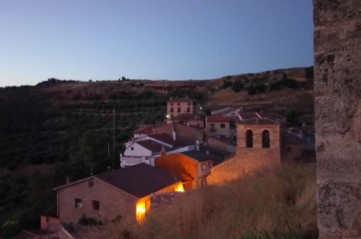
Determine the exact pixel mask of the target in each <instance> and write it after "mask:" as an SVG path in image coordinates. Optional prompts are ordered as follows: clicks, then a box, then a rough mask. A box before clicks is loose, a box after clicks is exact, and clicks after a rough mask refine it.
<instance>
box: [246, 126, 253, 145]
mask: <svg viewBox="0 0 361 239" xmlns="http://www.w3.org/2000/svg"><path fill="white" fill-rule="evenodd" d="M246 148H253V132H252V130H250V129H249V130H247V131H246Z"/></svg>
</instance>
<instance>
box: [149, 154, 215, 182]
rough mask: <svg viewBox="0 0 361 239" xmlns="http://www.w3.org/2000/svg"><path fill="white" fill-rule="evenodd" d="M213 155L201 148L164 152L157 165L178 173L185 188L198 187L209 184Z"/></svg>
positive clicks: (157, 160)
mask: <svg viewBox="0 0 361 239" xmlns="http://www.w3.org/2000/svg"><path fill="white" fill-rule="evenodd" d="M213 157H214V156H213V155H212V154H211V153H209V152H204V151H199V150H194V151H188V152H183V153H176V154H163V155H161V156H159V157H158V158H156V160H155V166H156V167H159V168H162V169H164V170H168V171H169V172H172V173H174V174H175V175H177V176H178V177H179V178H180V179H181V181H182V182H183V185H184V188H185V189H196V188H200V187H203V186H205V185H207V177H208V175H209V174H210V173H211V168H212V166H213Z"/></svg>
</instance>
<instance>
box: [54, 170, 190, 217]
mask: <svg viewBox="0 0 361 239" xmlns="http://www.w3.org/2000/svg"><path fill="white" fill-rule="evenodd" d="M54 190H55V191H56V192H57V216H58V217H59V220H60V222H65V223H78V222H79V219H80V218H81V217H87V218H93V219H95V220H98V221H101V222H102V223H108V222H111V221H115V220H118V219H125V220H129V221H133V222H135V221H138V222H141V221H142V220H143V219H144V217H145V214H146V212H147V211H149V210H150V209H151V195H155V194H159V193H167V192H175V191H183V190H184V189H183V185H182V184H181V182H180V181H179V180H178V179H177V178H176V177H174V176H173V174H171V173H169V172H167V171H165V170H162V169H160V168H155V167H152V166H149V165H146V164H138V165H136V166H132V167H127V168H124V169H118V170H114V171H109V172H105V173H101V174H99V175H94V176H91V177H88V178H84V179H81V180H78V181H75V182H72V183H68V184H66V185H63V186H60V187H57V188H55V189H54Z"/></svg>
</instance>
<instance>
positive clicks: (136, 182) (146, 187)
mask: <svg viewBox="0 0 361 239" xmlns="http://www.w3.org/2000/svg"><path fill="white" fill-rule="evenodd" d="M95 177H97V178H99V179H101V180H103V181H104V182H107V183H109V184H111V185H113V186H114V187H116V188H119V189H121V190H123V191H125V192H127V193H129V194H132V195H134V196H136V197H138V198H141V197H144V196H146V195H149V194H151V193H154V192H157V191H159V190H161V189H163V188H165V187H168V186H170V185H172V184H174V183H177V182H179V179H178V178H176V177H175V176H174V175H173V174H172V173H170V172H168V171H165V170H163V169H160V168H157V167H153V166H150V165H147V164H137V165H135V166H131V167H126V168H121V169H118V170H114V171H110V172H105V173H102V174H99V175H96V176H95Z"/></svg>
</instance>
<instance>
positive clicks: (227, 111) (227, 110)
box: [211, 106, 243, 118]
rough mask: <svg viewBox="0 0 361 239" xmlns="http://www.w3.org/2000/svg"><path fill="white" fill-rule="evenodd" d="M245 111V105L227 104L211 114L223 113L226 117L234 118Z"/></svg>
mask: <svg viewBox="0 0 361 239" xmlns="http://www.w3.org/2000/svg"><path fill="white" fill-rule="evenodd" d="M242 111H243V107H232V106H227V107H223V108H220V109H217V110H212V111H211V115H223V116H225V117H229V118H233V117H237V115H238V114H239V113H240V112H242Z"/></svg>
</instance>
